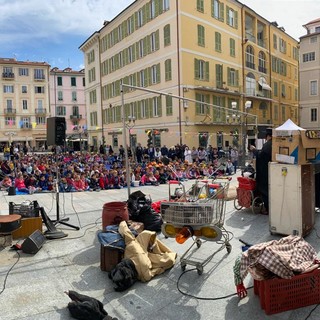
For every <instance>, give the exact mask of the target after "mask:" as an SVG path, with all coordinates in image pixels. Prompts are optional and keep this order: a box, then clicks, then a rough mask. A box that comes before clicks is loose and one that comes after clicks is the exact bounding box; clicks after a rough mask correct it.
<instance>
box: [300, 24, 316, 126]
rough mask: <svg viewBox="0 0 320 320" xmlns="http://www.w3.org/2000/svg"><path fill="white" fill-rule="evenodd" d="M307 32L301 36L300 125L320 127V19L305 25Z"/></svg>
mask: <svg viewBox="0 0 320 320" xmlns="http://www.w3.org/2000/svg"><path fill="white" fill-rule="evenodd" d="M304 27H305V29H306V31H307V34H306V35H304V36H302V37H300V70H299V71H300V125H301V127H302V128H305V129H316V130H318V129H319V127H320V119H319V114H320V109H319V107H320V96H319V84H320V73H319V72H320V63H319V59H320V49H319V43H320V19H316V20H313V21H310V22H308V23H307V24H305V25H304Z"/></svg>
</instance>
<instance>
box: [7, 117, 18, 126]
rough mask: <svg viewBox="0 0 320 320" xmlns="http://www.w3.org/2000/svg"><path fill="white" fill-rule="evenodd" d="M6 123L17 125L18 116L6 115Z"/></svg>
mask: <svg viewBox="0 0 320 320" xmlns="http://www.w3.org/2000/svg"><path fill="white" fill-rule="evenodd" d="M5 124H6V126H15V125H16V118H15V117H5Z"/></svg>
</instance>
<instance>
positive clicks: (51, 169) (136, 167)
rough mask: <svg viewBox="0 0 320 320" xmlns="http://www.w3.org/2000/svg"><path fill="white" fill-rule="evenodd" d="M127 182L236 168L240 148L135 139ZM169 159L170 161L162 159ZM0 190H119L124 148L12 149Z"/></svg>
mask: <svg viewBox="0 0 320 320" xmlns="http://www.w3.org/2000/svg"><path fill="white" fill-rule="evenodd" d="M128 156H129V159H130V164H129V169H130V173H129V177H130V179H129V180H130V184H131V185H132V186H136V185H140V186H143V185H155V186H157V185H159V184H165V183H167V181H168V180H180V181H183V180H186V179H188V180H189V179H197V178H200V177H208V178H210V177H213V176H214V175H220V174H233V173H235V171H236V170H237V163H238V153H237V150H236V148H230V150H229V152H228V155H226V154H225V152H222V150H220V151H219V150H218V149H216V148H212V147H211V146H209V147H208V148H207V149H205V148H203V147H199V148H195V147H193V148H191V149H190V148H189V147H188V146H186V145H176V146H174V147H171V148H167V147H166V146H163V147H161V148H157V147H156V148H154V147H153V146H150V147H148V148H144V147H142V146H141V144H140V143H139V144H138V145H137V147H136V148H135V150H134V152H133V153H132V152H131V150H130V149H128ZM163 159H168V160H169V163H168V161H163ZM0 168H1V179H0V180H1V181H0V187H1V189H2V190H8V189H9V188H10V187H15V189H16V191H17V192H21V193H30V194H32V193H35V192H55V191H57V189H58V190H59V192H76V191H78V192H81V191H100V190H108V189H120V188H123V187H126V185H127V173H126V169H125V168H126V166H125V150H124V148H123V146H120V147H119V151H118V152H117V154H116V153H115V152H113V150H112V148H111V146H108V145H107V146H102V147H100V148H99V152H97V153H89V152H84V153H80V152H67V153H64V152H62V151H61V149H58V151H57V149H56V148H54V149H52V152H49V153H46V154H41V153H28V152H27V153H26V152H23V151H22V152H14V154H13V155H11V157H9V158H8V157H7V156H5V158H4V159H3V160H1V164H0Z"/></svg>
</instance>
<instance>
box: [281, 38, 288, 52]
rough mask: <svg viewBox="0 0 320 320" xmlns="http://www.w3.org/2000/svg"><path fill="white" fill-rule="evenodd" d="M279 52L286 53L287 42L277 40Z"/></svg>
mask: <svg viewBox="0 0 320 320" xmlns="http://www.w3.org/2000/svg"><path fill="white" fill-rule="evenodd" d="M279 50H280V52H282V53H286V52H287V42H286V41H284V40H283V39H281V38H279Z"/></svg>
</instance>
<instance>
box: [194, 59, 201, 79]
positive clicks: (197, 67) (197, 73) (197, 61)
mask: <svg viewBox="0 0 320 320" xmlns="http://www.w3.org/2000/svg"><path fill="white" fill-rule="evenodd" d="M199 63H200V61H199V60H198V59H196V58H195V59H194V78H195V79H199Z"/></svg>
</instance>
